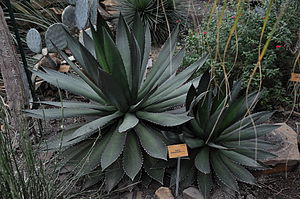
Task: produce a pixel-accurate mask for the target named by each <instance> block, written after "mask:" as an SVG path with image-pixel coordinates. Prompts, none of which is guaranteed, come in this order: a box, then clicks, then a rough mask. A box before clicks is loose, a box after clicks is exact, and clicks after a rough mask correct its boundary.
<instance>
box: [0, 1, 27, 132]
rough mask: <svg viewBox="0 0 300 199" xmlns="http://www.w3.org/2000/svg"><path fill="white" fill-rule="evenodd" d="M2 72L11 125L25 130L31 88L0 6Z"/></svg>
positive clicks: (0, 57)
mask: <svg viewBox="0 0 300 199" xmlns="http://www.w3.org/2000/svg"><path fill="white" fill-rule="evenodd" d="M0 70H1V74H2V77H3V82H4V85H5V90H6V96H7V104H8V106H9V109H10V114H11V125H12V126H13V127H14V128H15V130H22V129H23V128H25V125H26V123H25V121H26V120H25V117H24V115H23V114H22V110H23V109H24V108H28V104H29V87H28V81H27V78H26V75H25V71H24V68H23V67H22V66H21V64H20V63H19V60H18V55H17V53H16V49H15V46H14V44H13V42H12V38H11V35H10V32H9V29H8V26H7V23H6V21H5V18H4V14H3V10H2V8H1V6H0Z"/></svg>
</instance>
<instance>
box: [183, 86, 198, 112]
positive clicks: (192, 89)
mask: <svg viewBox="0 0 300 199" xmlns="http://www.w3.org/2000/svg"><path fill="white" fill-rule="evenodd" d="M196 94H197V90H196V88H195V86H194V85H193V84H192V85H191V87H190V89H189V91H188V93H187V96H186V102H185V107H186V111H188V110H190V105H191V103H192V101H193V100H194V99H195V97H196Z"/></svg>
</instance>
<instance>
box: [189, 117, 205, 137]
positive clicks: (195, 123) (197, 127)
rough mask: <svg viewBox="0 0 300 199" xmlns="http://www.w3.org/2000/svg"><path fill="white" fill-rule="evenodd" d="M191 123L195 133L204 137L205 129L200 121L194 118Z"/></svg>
mask: <svg viewBox="0 0 300 199" xmlns="http://www.w3.org/2000/svg"><path fill="white" fill-rule="evenodd" d="M189 124H190V125H191V127H192V130H193V133H194V134H195V135H196V136H197V137H198V138H204V131H203V129H202V128H201V127H200V125H199V123H198V121H197V120H195V119H192V120H191V121H190V122H189Z"/></svg>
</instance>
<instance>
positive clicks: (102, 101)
mask: <svg viewBox="0 0 300 199" xmlns="http://www.w3.org/2000/svg"><path fill="white" fill-rule="evenodd" d="M57 52H58V53H59V54H60V56H62V57H63V58H64V60H65V61H66V62H67V63H68V64H69V65H70V66H71V68H72V69H73V70H74V71H75V72H76V73H77V74H78V75H79V76H80V77H81V78H82V79H83V80H84V81H85V82H86V83H87V84H88V85H89V86H90V87H91V88H92V89H93V90H94V91H95V92H96V93H97V94H98V95H99V98H100V99H99V102H100V103H102V104H105V99H106V98H105V96H104V95H103V93H102V91H101V90H100V89H99V88H98V87H97V85H96V84H95V83H94V82H93V81H92V80H91V79H90V78H89V77H88V76H86V75H85V74H84V73H83V72H82V71H81V69H79V67H78V66H77V65H76V64H74V63H73V62H72V61H71V60H70V59H69V57H68V55H67V54H66V53H64V52H63V51H61V50H59V49H57ZM97 72H98V71H97ZM97 74H98V73H97ZM96 82H97V81H96ZM97 83H99V82H97Z"/></svg>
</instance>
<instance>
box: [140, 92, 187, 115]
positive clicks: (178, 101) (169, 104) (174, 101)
mask: <svg viewBox="0 0 300 199" xmlns="http://www.w3.org/2000/svg"><path fill="white" fill-rule="evenodd" d="M185 99H186V94H183V95H180V96H178V97H174V98H171V99H169V100H166V101H162V102H159V103H155V104H151V105H149V106H147V107H145V108H144V110H145V111H149V112H164V111H169V110H170V109H172V108H174V107H177V106H182V105H183V104H184V101H185Z"/></svg>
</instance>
